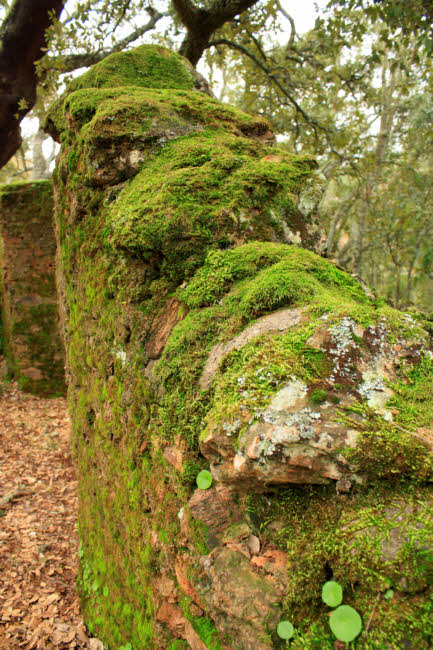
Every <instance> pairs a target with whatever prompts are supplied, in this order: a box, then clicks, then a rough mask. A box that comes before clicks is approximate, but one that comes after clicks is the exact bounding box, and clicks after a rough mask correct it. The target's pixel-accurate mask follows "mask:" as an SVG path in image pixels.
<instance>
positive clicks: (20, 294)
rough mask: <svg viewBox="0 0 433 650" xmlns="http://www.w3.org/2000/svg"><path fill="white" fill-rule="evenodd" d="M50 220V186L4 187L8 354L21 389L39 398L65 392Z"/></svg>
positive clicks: (2, 273) (2, 256) (0, 245)
mask: <svg viewBox="0 0 433 650" xmlns="http://www.w3.org/2000/svg"><path fill="white" fill-rule="evenodd" d="M52 215H53V188H52V183H51V181H35V182H24V183H13V184H10V185H2V186H0V281H1V284H0V286H1V297H0V304H1V317H2V325H3V345H4V353H5V356H6V359H7V363H8V368H9V372H10V373H11V375H12V376H13V377H15V378H16V379H17V380H18V384H19V386H20V387H21V388H22V389H24V390H27V391H29V392H33V393H36V394H41V395H59V394H60V395H61V394H64V392H65V378H64V377H65V375H64V351H63V344H62V342H61V339H60V334H59V328H58V312H57V295H56V285H55V256H56V240H55V236H54V223H53V216H52Z"/></svg>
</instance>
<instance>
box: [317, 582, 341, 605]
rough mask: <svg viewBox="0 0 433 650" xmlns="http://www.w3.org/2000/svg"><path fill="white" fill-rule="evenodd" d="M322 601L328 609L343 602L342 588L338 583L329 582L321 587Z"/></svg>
mask: <svg viewBox="0 0 433 650" xmlns="http://www.w3.org/2000/svg"><path fill="white" fill-rule="evenodd" d="M322 600H323V602H324V603H326V604H327V605H329V607H338V605H341V603H342V601H343V588H342V586H341V585H340V584H338V582H335V581H334V580H329V581H328V582H325V584H324V585H323V587H322Z"/></svg>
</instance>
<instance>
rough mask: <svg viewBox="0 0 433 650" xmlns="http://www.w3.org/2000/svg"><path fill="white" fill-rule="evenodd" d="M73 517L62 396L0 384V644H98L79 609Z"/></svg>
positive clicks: (46, 647) (71, 475) (45, 647)
mask: <svg viewBox="0 0 433 650" xmlns="http://www.w3.org/2000/svg"><path fill="white" fill-rule="evenodd" d="M76 520H77V486H76V480H75V474H74V468H73V465H72V461H71V454H70V448H69V419H68V413H67V408H66V400H65V399H61V398H58V399H42V398H38V397H34V396H32V395H27V394H24V393H22V392H20V391H19V390H18V389H17V387H16V386H15V385H14V384H0V648H5V649H8V650H9V648H11V649H12V648H25V649H31V648H37V649H43V650H51V649H52V648H56V649H64V648H98V647H99V648H102V647H103V646H102V644H101V642H100V641H97V640H96V639H92V640H89V639H88V636H87V633H86V629H85V627H84V623H83V620H82V618H81V616H80V612H79V607H78V598H77V594H76V591H75V581H76V575H77V550H78V549H77V547H78V539H77V526H76ZM95 642H96V643H95ZM99 644H100V645H99Z"/></svg>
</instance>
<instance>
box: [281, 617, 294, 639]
mask: <svg viewBox="0 0 433 650" xmlns="http://www.w3.org/2000/svg"><path fill="white" fill-rule="evenodd" d="M294 632H295V628H294V627H293V625H292V624H291V623H290V621H280V622H279V623H278V627H277V634H278V636H279V637H280V639H291V638H292V636H293V634H294Z"/></svg>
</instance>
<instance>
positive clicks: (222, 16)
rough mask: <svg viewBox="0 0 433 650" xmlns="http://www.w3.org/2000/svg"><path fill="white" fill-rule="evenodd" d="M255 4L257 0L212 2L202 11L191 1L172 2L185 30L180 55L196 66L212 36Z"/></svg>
mask: <svg viewBox="0 0 433 650" xmlns="http://www.w3.org/2000/svg"><path fill="white" fill-rule="evenodd" d="M257 2H258V0H214V1H213V2H212V3H211V4H210V6H209V8H208V9H202V8H199V7H197V6H196V5H195V4H194V3H193V2H191V0H172V3H173V6H174V8H175V10H176V13H177V15H178V16H179V19H180V21H181V22H182V24H183V25H184V26H185V27H186V30H187V33H186V36H185V39H184V41H183V43H182V45H181V47H180V53H181V54H182V55H183V56H185V57H186V58H187V59H189V61H191V63H192V64H193V65H196V64H197V63H198V61H199V59H200V57H201V56H202V54H203V52H204V51H205V50H206V49H207V48H208V47H209V41H210V38H211V36H212V34H213V33H214V32H215V31H216V30H217V29H220V27H222V26H223V25H224V23H227V22H230V21H231V20H233V18H235V17H236V16H238V15H239V14H241V13H243V12H244V11H246V10H247V9H250V8H251V7H253V6H254V5H255V4H257Z"/></svg>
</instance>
